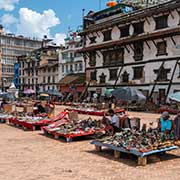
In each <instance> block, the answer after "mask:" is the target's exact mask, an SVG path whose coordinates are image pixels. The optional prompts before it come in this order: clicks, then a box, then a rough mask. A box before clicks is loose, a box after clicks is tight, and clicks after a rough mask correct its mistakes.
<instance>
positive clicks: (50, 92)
mask: <svg viewBox="0 0 180 180" xmlns="http://www.w3.org/2000/svg"><path fill="white" fill-rule="evenodd" d="M46 93H47V94H49V95H53V96H59V97H62V96H63V95H62V94H61V93H60V92H59V91H58V90H54V89H51V90H48V91H46Z"/></svg>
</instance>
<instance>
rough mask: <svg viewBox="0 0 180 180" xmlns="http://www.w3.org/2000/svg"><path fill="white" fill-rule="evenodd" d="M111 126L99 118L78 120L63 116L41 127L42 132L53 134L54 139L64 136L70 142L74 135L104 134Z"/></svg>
mask: <svg viewBox="0 0 180 180" xmlns="http://www.w3.org/2000/svg"><path fill="white" fill-rule="evenodd" d="M111 128H112V127H111V126H108V127H107V126H106V125H104V124H103V123H102V122H101V120H93V119H91V118H88V119H83V120H78V119H73V120H70V119H69V118H67V117H66V118H63V119H62V120H61V121H57V122H55V123H52V124H50V125H49V126H46V127H42V131H43V133H44V134H46V135H47V134H50V135H53V136H54V138H55V139H58V138H59V137H64V138H65V139H66V141H67V142H71V141H72V140H73V139H74V138H76V137H82V136H91V135H95V134H96V133H103V134H105V133H106V131H107V130H109V129H111Z"/></svg>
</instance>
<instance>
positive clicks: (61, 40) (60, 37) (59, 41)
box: [53, 33, 66, 45]
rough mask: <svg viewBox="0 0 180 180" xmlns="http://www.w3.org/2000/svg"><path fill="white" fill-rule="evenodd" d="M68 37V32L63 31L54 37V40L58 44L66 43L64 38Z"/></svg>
mask: <svg viewBox="0 0 180 180" xmlns="http://www.w3.org/2000/svg"><path fill="white" fill-rule="evenodd" d="M65 38H66V34H63V33H57V34H56V35H55V37H54V40H53V42H55V43H56V44H57V45H61V44H63V45H64V44H65V41H64V39H65Z"/></svg>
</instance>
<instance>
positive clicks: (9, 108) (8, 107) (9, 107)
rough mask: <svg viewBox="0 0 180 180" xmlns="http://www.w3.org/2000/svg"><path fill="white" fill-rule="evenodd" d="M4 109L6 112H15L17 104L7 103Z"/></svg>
mask: <svg viewBox="0 0 180 180" xmlns="http://www.w3.org/2000/svg"><path fill="white" fill-rule="evenodd" d="M4 111H5V112H14V111H16V106H15V105H14V104H5V105H4Z"/></svg>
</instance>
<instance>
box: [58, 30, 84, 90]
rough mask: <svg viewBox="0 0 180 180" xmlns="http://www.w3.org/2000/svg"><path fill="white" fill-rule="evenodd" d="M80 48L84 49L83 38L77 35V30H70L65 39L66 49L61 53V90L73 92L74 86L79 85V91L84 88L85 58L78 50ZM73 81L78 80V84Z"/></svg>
mask: <svg viewBox="0 0 180 180" xmlns="http://www.w3.org/2000/svg"><path fill="white" fill-rule="evenodd" d="M80 49H82V38H81V37H80V36H77V32H69V33H68V36H67V38H66V39H65V49H64V50H63V51H62V52H61V53H60V54H59V79H60V82H59V89H60V90H61V92H67V93H68V92H71V91H72V86H73V87H75V86H77V87H76V89H77V91H78V92H79V93H80V92H81V91H83V89H84V83H85V78H84V74H83V73H85V63H84V58H83V55H82V54H81V53H78V52H76V51H77V50H80ZM74 78H75V79H76V80H75V81H74ZM77 79H78V80H77ZM82 79H83V82H82ZM65 81H66V82H65ZM68 81H69V82H68ZM72 82H74V83H76V82H78V84H76V85H75V84H72Z"/></svg>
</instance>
